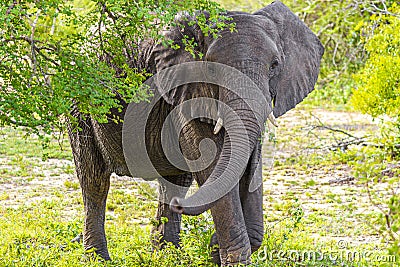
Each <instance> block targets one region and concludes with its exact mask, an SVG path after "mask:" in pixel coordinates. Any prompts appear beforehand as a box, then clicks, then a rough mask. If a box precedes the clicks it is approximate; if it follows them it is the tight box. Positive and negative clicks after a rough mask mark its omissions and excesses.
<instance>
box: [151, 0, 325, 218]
mask: <svg viewBox="0 0 400 267" xmlns="http://www.w3.org/2000/svg"><path fill="white" fill-rule="evenodd" d="M227 15H228V16H230V17H231V18H232V21H233V22H234V23H235V24H236V26H235V30H234V31H233V32H232V31H230V30H229V29H224V30H222V31H221V32H220V33H219V35H220V37H219V38H217V39H213V38H210V37H207V36H205V35H204V34H203V33H202V32H201V30H200V29H199V27H198V26H196V24H194V25H192V23H189V22H188V21H184V22H183V24H184V27H182V26H181V27H176V28H173V29H172V30H170V31H168V32H167V34H166V35H167V38H170V39H172V40H174V41H175V43H177V44H178V45H180V46H181V49H171V48H167V47H164V46H161V45H160V46H158V47H157V48H156V49H155V52H154V53H155V56H154V60H155V65H156V69H157V72H161V71H163V70H165V69H167V68H169V67H172V66H175V65H178V64H182V63H187V62H193V61H195V59H194V58H193V57H192V55H191V54H190V53H188V52H187V51H185V49H183V46H184V45H183V43H182V41H181V39H182V37H183V36H186V37H188V39H193V40H194V41H196V42H197V44H198V46H197V47H196V48H195V49H196V50H197V52H200V53H202V54H204V58H203V59H202V61H205V62H209V63H213V64H208V65H207V64H205V65H206V66H208V67H206V68H207V73H208V74H207V75H208V76H210V75H211V76H212V73H213V72H214V76H215V77H216V79H215V80H213V82H212V83H214V85H212V86H208V87H201V88H202V89H201V88H200V87H196V86H194V85H190V84H186V85H181V86H179V87H177V88H175V89H173V90H169V91H168V92H161V95H162V97H163V98H164V100H165V101H166V102H167V103H169V104H171V105H173V106H174V105H179V104H181V103H182V102H184V101H186V100H188V99H193V98H196V97H209V98H214V99H216V100H218V105H217V106H218V107H217V110H218V111H217V113H215V112H211V113H212V114H211V115H210V116H211V117H212V120H213V121H214V122H215V121H216V126H215V133H218V131H219V130H220V128H221V126H222V125H223V127H224V128H225V131H224V133H225V137H224V140H225V141H224V144H223V148H222V151H221V154H220V157H219V159H218V162H217V164H216V166H215V168H214V171H213V173H212V174H211V176H210V177H209V178H208V179H207V181H206V183H205V184H204V185H203V186H201V187H200V189H199V190H198V191H197V192H196V193H195V194H193V195H192V196H190V197H189V198H187V199H182V198H173V199H172V200H171V205H170V206H171V209H172V210H173V211H175V212H178V213H184V214H191V215H194V214H199V213H201V212H203V211H205V210H207V209H208V208H210V207H211V205H212V204H213V203H215V201H217V200H218V199H219V198H220V197H222V196H224V195H225V194H226V193H228V192H229V191H230V190H231V189H232V188H233V187H234V186H235V185H236V184H237V183H238V181H239V179H240V178H241V176H242V174H243V173H244V171H245V169H246V167H247V165H248V163H249V160H250V156H251V153H252V152H253V151H254V149H255V147H256V146H257V142H259V138H260V136H261V133H262V131H263V128H264V123H265V121H266V120H267V118H268V117H269V118H271V119H272V120H273V116H272V114H273V115H274V116H275V117H279V116H281V115H283V114H285V113H286V112H287V111H288V110H290V109H292V108H294V107H295V106H296V105H297V104H298V103H299V102H301V101H302V100H303V99H304V98H305V97H306V96H307V95H308V94H309V93H310V92H311V91H312V90H313V88H314V85H315V83H316V81H317V78H318V73H319V64H320V60H321V57H322V55H323V52H324V49H323V46H322V45H321V43H320V41H319V40H318V38H317V37H316V36H315V35H314V34H313V33H312V32H311V30H310V29H309V28H308V27H307V26H306V25H305V24H304V23H303V22H302V21H301V20H300V19H299V18H298V17H297V16H296V15H295V14H293V13H292V12H291V11H290V10H289V9H288V8H287V7H286V6H285V5H283V4H282V3H280V2H274V3H272V4H271V5H269V6H267V7H265V8H263V9H261V10H259V11H257V12H255V13H253V14H247V13H235V12H231V13H227ZM187 19H188V20H189V21H190V20H195V18H187ZM218 66H223V67H221V68H222V69H223V71H220V68H219V67H218ZM215 68H216V69H215ZM210 73H211V74H210ZM207 75H206V76H207ZM238 76H240V77H241V78H239V79H236V78H237V77H238ZM221 81H222V82H221ZM235 81H236V82H235ZM227 84H228V85H227ZM229 87H230V88H229ZM232 87H234V88H236V89H234V90H232ZM199 88H200V89H199ZM204 88H209V89H210V91H206V92H205V91H204ZM210 103H211V102H210ZM210 103H209V104H210ZM210 105H211V104H210ZM210 105H208V104H207V105H202V106H200V107H199V106H197V107H199V108H204V109H207V108H209V109H212V108H211V107H210ZM216 114H217V115H216Z"/></svg>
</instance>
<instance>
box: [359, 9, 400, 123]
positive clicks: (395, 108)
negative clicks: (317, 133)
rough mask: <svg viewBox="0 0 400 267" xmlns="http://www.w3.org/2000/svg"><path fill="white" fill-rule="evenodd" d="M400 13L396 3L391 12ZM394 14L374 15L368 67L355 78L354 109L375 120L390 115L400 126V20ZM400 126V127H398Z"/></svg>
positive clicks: (367, 46)
mask: <svg viewBox="0 0 400 267" xmlns="http://www.w3.org/2000/svg"><path fill="white" fill-rule="evenodd" d="M389 11H390V12H391V13H397V14H400V6H398V5H397V4H396V3H394V4H393V5H392V7H391V8H390V10H389ZM398 16H399V15H397V16H394V15H385V14H382V15H379V16H372V17H371V22H370V23H368V24H367V25H366V26H365V27H364V30H365V31H366V32H367V33H368V35H367V37H366V39H365V49H366V51H367V52H368V59H367V61H366V63H365V67H364V68H363V69H362V70H361V71H360V72H359V73H358V74H357V75H355V81H356V83H357V86H356V88H357V89H356V90H354V94H353V97H352V104H353V105H354V107H355V108H356V109H358V110H360V111H362V112H364V113H367V114H370V115H372V116H373V117H378V116H380V115H388V116H390V117H392V118H394V119H395V120H397V123H398V124H400V121H399V115H400V35H399V32H400V19H399V17H398ZM399 126H400V125H399Z"/></svg>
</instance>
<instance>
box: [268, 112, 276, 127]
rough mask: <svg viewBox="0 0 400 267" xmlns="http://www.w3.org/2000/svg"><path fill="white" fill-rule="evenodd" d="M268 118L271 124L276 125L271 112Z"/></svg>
mask: <svg viewBox="0 0 400 267" xmlns="http://www.w3.org/2000/svg"><path fill="white" fill-rule="evenodd" d="M268 120H269V121H270V122H271V123H272V125H274V126H275V127H278V123H277V122H276V119H275V116H274V114H273V113H272V112H271V113H270V114H269V116H268Z"/></svg>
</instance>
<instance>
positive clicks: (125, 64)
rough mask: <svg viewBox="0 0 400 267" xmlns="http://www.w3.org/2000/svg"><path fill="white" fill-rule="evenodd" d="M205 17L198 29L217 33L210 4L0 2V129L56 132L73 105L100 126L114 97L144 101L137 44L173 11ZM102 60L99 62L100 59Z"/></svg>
mask: <svg viewBox="0 0 400 267" xmlns="http://www.w3.org/2000/svg"><path fill="white" fill-rule="evenodd" d="M182 10H185V11H188V12H189V13H193V12H195V10H208V11H209V12H210V20H211V22H212V23H215V25H217V27H213V28H211V26H210V25H209V24H208V23H206V21H205V19H204V16H201V15H199V16H200V18H199V26H200V28H201V29H202V30H203V31H204V32H206V33H209V34H214V33H215V32H216V31H217V30H218V28H220V27H223V26H224V25H225V24H224V23H222V21H223V16H219V15H218V14H219V13H220V12H221V10H222V9H220V8H219V7H218V5H217V4H215V3H214V2H212V1H209V0H193V1H192V0H184V1H179V2H174V1H169V0H164V1H153V0H144V1H136V2H131V1H123V0H120V1H102V0H94V1H90V0H73V1H67V0H55V1H53V0H43V1H33V0H26V1H13V0H6V1H2V5H1V7H0V25H2V26H1V29H0V125H14V126H26V127H28V128H29V129H33V130H35V131H36V132H40V131H42V130H44V131H45V132H47V133H49V132H51V131H54V128H56V129H63V127H64V122H65V120H66V119H68V120H73V119H74V118H73V117H72V116H70V111H71V109H72V106H76V107H77V108H78V109H79V111H80V112H81V114H83V115H91V116H93V117H95V118H96V119H98V120H99V121H100V122H105V121H107V120H108V119H114V120H115V119H117V118H112V117H111V118H108V116H109V114H110V109H111V108H119V109H120V108H121V106H120V102H119V101H118V100H117V98H116V95H118V96H121V97H122V98H123V99H125V100H128V101H129V102H131V101H139V100H143V99H145V98H146V97H147V93H146V92H144V91H145V90H139V85H140V84H141V83H142V82H143V81H144V80H145V79H146V78H147V77H148V75H147V74H146V71H145V70H139V69H137V64H135V62H136V61H137V60H138V59H137V56H138V50H139V47H138V46H139V43H140V41H141V40H144V39H147V38H153V39H156V40H160V39H161V38H162V36H161V31H162V30H163V29H165V28H166V27H168V26H169V25H172V24H173V23H174V22H173V20H174V17H175V15H176V14H177V13H178V12H179V11H182ZM99 59H101V60H99Z"/></svg>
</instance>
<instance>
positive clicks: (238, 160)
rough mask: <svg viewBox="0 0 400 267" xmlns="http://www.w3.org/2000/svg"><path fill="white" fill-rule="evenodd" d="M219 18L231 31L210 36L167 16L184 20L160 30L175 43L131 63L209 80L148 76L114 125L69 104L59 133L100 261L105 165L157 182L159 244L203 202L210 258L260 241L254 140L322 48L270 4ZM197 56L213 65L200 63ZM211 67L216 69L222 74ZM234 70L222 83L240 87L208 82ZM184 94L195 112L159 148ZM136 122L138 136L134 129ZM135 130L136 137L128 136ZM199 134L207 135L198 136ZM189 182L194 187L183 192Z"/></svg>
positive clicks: (300, 92)
mask: <svg viewBox="0 0 400 267" xmlns="http://www.w3.org/2000/svg"><path fill="white" fill-rule="evenodd" d="M226 15H227V16H229V17H231V18H232V21H233V22H234V23H235V24H236V25H235V30H234V31H230V30H229V29H224V30H221V31H220V33H219V35H220V37H219V38H217V39H214V38H212V37H209V36H206V35H204V34H203V33H202V31H201V30H200V29H199V27H197V25H196V24H195V23H194V24H193V23H191V21H193V20H194V21H195V20H196V17H195V16H189V15H181V16H180V17H179V18H177V19H178V20H180V21H181V23H182V24H183V25H184V27H175V28H171V29H169V30H168V31H166V32H165V36H166V38H169V39H172V40H173V41H174V42H175V44H178V45H179V46H180V48H179V49H172V48H169V47H166V46H163V45H161V44H157V43H155V42H152V41H145V42H144V43H143V44H142V49H141V52H140V54H139V55H138V61H137V62H136V63H137V67H138V68H139V69H146V70H147V71H150V72H151V73H153V74H158V73H162V72H163V71H166V72H165V73H164V74H163V76H162V77H163V78H166V77H167V78H168V79H164V83H168V82H169V81H170V79H169V78H171V77H174V75H175V74H176V73H177V72H176V71H177V70H176V69H175V70H172V71H171V68H173V67H174V66H178V65H182V64H188V63H189V64H191V63H196V64H197V63H198V64H200V66H206V67H205V68H207V71H206V72H207V73H208V74H207V75H211V76H212V72H215V73H216V75H214V78H212V79H214V80H215V77H216V78H217V79H216V82H215V83H214V84H207V83H204V80H201V81H200V80H199V82H190V83H181V84H178V85H176V84H175V85H176V86H175V85H171V86H170V87H171V88H169V89H168V90H167V91H163V90H162V88H161V87H162V83H163V82H161V83H160V81H155V82H154V83H158V87H157V86H155V88H156V89H155V90H154V94H155V95H154V96H153V99H155V100H156V101H150V102H142V103H138V104H130V105H128V104H127V103H123V104H124V109H123V110H122V112H118V111H117V110H112V114H113V115H117V116H119V117H121V118H122V117H124V124H123V125H122V124H121V123H119V124H118V123H114V122H112V121H110V122H108V123H98V122H97V121H96V120H94V119H92V118H90V117H89V118H88V117H86V118H84V117H83V116H81V114H80V113H79V110H76V109H75V110H74V111H73V115H74V116H75V117H76V118H78V121H79V123H78V127H79V129H78V130H76V129H73V128H72V127H70V128H69V137H70V142H71V146H72V151H73V155H74V161H75V164H76V170H77V176H78V178H79V182H80V185H81V188H82V193H83V200H84V206H85V222H84V231H83V239H84V240H83V242H84V247H85V249H91V248H95V250H96V252H97V253H98V254H99V255H100V256H101V257H103V258H104V259H109V258H110V257H109V254H108V250H107V241H106V236H105V232H104V223H105V207H106V198H107V193H108V189H109V185H110V175H111V173H113V172H115V173H117V174H119V175H132V176H136V177H142V178H145V179H151V178H158V179H159V184H160V186H159V189H160V190H159V191H160V201H159V207H158V211H157V219H158V220H160V221H161V217H166V218H168V221H167V222H166V223H160V225H158V226H157V227H156V228H155V229H154V232H156V233H159V234H160V235H161V240H160V242H161V243H160V244H161V245H162V244H163V242H167V241H168V242H172V243H173V244H175V245H176V246H179V232H180V222H181V214H188V215H196V214H200V213H202V212H204V211H205V210H207V209H211V214H212V216H213V220H214V224H215V230H216V233H215V234H214V236H213V238H212V241H211V243H212V244H211V245H214V244H218V245H219V248H218V249H215V250H214V252H213V255H212V256H213V260H214V261H215V262H216V263H218V264H221V265H222V266H227V265H235V264H239V263H243V264H248V263H250V256H251V253H252V252H254V251H256V250H257V249H258V248H259V247H260V246H261V242H262V240H263V236H264V229H263V213H262V191H263V190H262V182H260V181H262V177H261V160H262V158H261V152H260V151H261V142H260V137H261V136H262V132H263V130H264V123H265V122H266V120H267V119H268V118H270V119H271V120H274V118H273V117H279V116H281V115H283V114H284V113H286V112H287V111H288V110H290V109H292V108H294V107H295V106H296V105H297V104H298V103H299V102H301V101H302V100H303V99H304V98H305V97H306V96H307V95H308V94H309V93H310V92H311V91H312V90H313V88H314V85H315V83H316V80H317V77H318V73H319V64H320V60H321V57H322V55H323V52H324V49H323V47H322V45H321V43H320V41H319V40H318V38H317V37H316V36H315V35H314V34H313V33H312V32H311V30H310V29H309V28H308V27H307V26H306V25H305V24H304V23H303V22H301V21H300V20H299V18H298V17H297V16H296V15H294V14H293V13H292V12H291V11H290V10H289V9H288V8H287V7H286V6H285V5H283V4H282V3H280V2H274V3H272V4H270V5H268V6H266V7H265V8H262V9H260V10H259V11H257V12H255V13H253V14H248V13H243V12H227V13H226ZM184 35H186V36H187V37H188V38H189V39H191V38H193V40H194V41H196V42H197V44H198V46H195V48H194V49H195V52H198V53H202V54H203V55H204V57H203V58H202V59H201V60H200V59H197V58H196V59H195V58H194V57H193V56H192V55H191V53H189V52H188V51H186V50H185V49H184V44H183V41H182V36H184ZM203 63H213V64H214V65H213V64H211V65H210V66H211V67H207V66H209V65H201V64H203ZM196 64H195V65H196ZM185 66H189V67H188V68H184V69H185V70H186V72H185V71H183V72H182V71H181V72H180V73H179V74H178V75H183V77H187V76H188V75H189V76H190V75H193V73H198V72H196V70H194V69H191V67H190V66H191V65H185ZM215 66H217V69H215ZM218 66H223V71H222V72H219V71H220V70H219V69H218V68H219V67H218ZM226 70H228V71H226ZM235 71H236V72H238V73H240V74H243V75H242V76H244V77H245V78H244V79H243V80H240V81H239V82H238V83H236V84H233V85H232V86H239V87H240V86H241V85H243V88H245V90H242V89H240V88H239V89H238V90H236V89H235V90H236V91H235V90H230V89H231V88H228V87H227V86H225V85H224V83H221V84H218V81H217V80H218V78H222V79H224V82H228V83H229V82H230V81H232V80H235V77H236V76H235V75H236V74H235V75H233V74H234V73H235ZM200 72H201V71H200ZM210 73H211V74H210ZM207 75H205V76H202V77H203V78H204V77H206V76H207ZM219 76H220V77H219ZM246 79H247V80H246ZM249 80H250V81H249ZM160 84H161V86H160ZM249 84H251V85H250V86H249ZM174 86H175V87H174ZM157 88H158V89H159V90H157ZM160 88H161V89H160ZM247 89H248V90H250V91H251V93H249V91H248V90H247ZM156 95H157V96H158V97H157V96H156ZM260 99H264V101H260ZM189 100H198V101H199V102H196V103H192V104H191V105H189V106H187V107H186V109H187V110H189V113H190V112H195V113H196V112H198V113H199V114H198V115H196V116H192V117H190V116H189V117H190V118H189V119H187V117H186V120H185V118H183V120H184V123H183V124H182V125H181V126H179V127H178V128H179V129H178V130H177V131H176V133H175V137H174V138H172V139H174V141H170V142H171V146H172V143H173V142H175V143H174V145H175V150H174V149H172V150H171V151H168V150H169V148H168V145H167V147H166V146H165V142H167V143H166V144H169V143H168V142H169V141H168V140H167V141H165V140H164V141H163V140H162V139H163V137H162V136H163V134H162V129H163V123H164V122H165V120H167V119H168V116H169V115H170V114H171V113H172V112H174V110H176V109H178V112H177V114H178V115H177V117H178V119H177V120H178V121H179V120H180V118H182V117H185V115H182V114H181V113H182V112H184V111H183V108H182V107H183V106H184V104H185V102H187V101H189ZM212 100H215V101H214V102H213V101H212ZM202 101H203V102H202ZM177 107H179V108H177ZM199 110H200V111H199ZM146 112H147V113H146ZM180 112H181V113H180ZM145 113H146V114H145ZM179 114H181V115H179ZM271 114H273V115H274V116H272V115H271ZM179 116H181V117H179ZM144 118H145V119H144ZM140 123H142V127H144V131H143V133H140V132H139V131H138V130H137V129H136V128H137V127H139V126H137V125H138V124H140ZM172 125H175V126H176V124H174V123H172ZM172 128H173V127H172ZM175 130H176V129H175ZM172 132H173V131H172ZM140 134H142V135H143V136H142V137H141V138H139V137H138V138H136V137H137V136H136V135H140ZM167 139H168V138H167ZM205 139H207V140H208V141H212V142H202V141H203V140H205ZM163 142H164V146H163ZM176 147H178V149H176ZM143 148H145V151H147V153H146V155H142V153H136V154H135V152H134V151H136V150H135V149H138V151H141V150H140V149H143ZM208 150H213V154H212V155H211V156H212V160H211V161H209V162H208V165H207V166H205V167H203V168H201V169H196V166H194V167H193V166H192V165H190V164H189V163H190V162H191V161H195V160H196V159H198V158H201V157H202V155H201V154H202V153H204V152H207V151H208ZM123 151H124V153H123ZM175 153H178V154H179V153H181V154H182V157H183V158H184V159H183V165H182V166H184V167H179V166H178V167H177V165H176V164H172V163H171V162H170V160H169V159H170V157H171V156H172V157H173V156H174V155H175ZM143 157H146V158H145V159H144V158H143ZM145 161H146V162H145ZM178 161H179V157H178ZM148 162H150V164H151V166H150V165H148ZM185 162H186V163H185ZM185 164H186V165H185ZM149 168H150V169H151V171H149ZM193 180H196V182H197V183H198V184H199V185H200V188H199V190H198V191H197V192H196V193H195V194H194V195H192V196H190V197H189V198H187V199H185V195H186V191H187V188H188V187H189V186H190V185H191V184H192V181H193ZM254 181H258V182H257V183H254ZM215 195H217V197H214V196H215Z"/></svg>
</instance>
